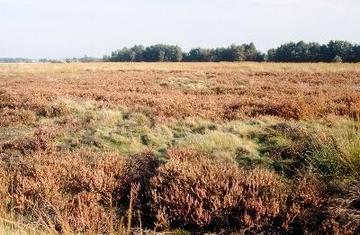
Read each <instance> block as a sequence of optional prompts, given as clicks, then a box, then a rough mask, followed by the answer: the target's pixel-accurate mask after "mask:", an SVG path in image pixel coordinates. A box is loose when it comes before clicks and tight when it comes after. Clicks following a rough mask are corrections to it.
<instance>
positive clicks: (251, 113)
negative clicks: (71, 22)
mask: <svg viewBox="0 0 360 235" xmlns="http://www.w3.org/2000/svg"><path fill="white" fill-rule="evenodd" d="M359 74H360V70H359V68H358V65H357V64H352V65H350V64H334V65H325V64H318V65H314V64H309V65H306V66H305V65H294V64H266V65H262V64H251V63H245V64H227V63H224V64H223V63H220V64H211V63H210V64H202V63H199V64H191V63H189V64H181V65H177V64H110V63H109V64H108V63H107V64H69V65H58V64H57V65H55V64H51V65H50V64H49V65H1V66H0V78H1V79H0V113H1V117H0V201H1V202H2V203H1V205H0V218H1V219H0V233H3V234H6V233H8V234H11V233H15V234H16V233H19V234H41V233H44V234H49V233H50V234H72V233H90V234H93V233H103V234H130V233H132V234H138V233H141V234H144V233H154V232H168V233H173V234H183V233H209V232H211V233H220V232H222V233H267V234H268V233H269V234H299V233H300V234H304V233H305V234H312V233H320V234H333V233H338V234H358V233H359V232H360V206H359V205H360V204H359V203H360V187H359V185H360V184H359V182H360V174H359V172H360V171H359V169H360V147H359V146H360V131H359V128H360V126H359V125H360V124H359V114H360V106H359V104H360V98H359V97H360V96H359V94H358V93H359V89H358V85H359V84H360V75H359Z"/></svg>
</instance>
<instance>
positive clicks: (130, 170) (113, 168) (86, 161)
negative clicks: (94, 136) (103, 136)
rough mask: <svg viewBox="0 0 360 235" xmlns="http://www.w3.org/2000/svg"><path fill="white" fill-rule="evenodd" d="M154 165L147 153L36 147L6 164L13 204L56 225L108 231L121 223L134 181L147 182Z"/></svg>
mask: <svg viewBox="0 0 360 235" xmlns="http://www.w3.org/2000/svg"><path fill="white" fill-rule="evenodd" d="M154 167H155V161H154V159H153V158H152V156H151V155H148V154H144V155H139V156H133V157H129V158H125V157H120V156H118V155H115V154H105V155H99V154H95V153H92V152H88V151H85V150H83V151H80V152H76V153H50V154H49V153H42V152H37V153H35V154H34V155H33V156H28V157H23V158H21V159H17V160H16V161H12V162H11V163H10V164H8V166H7V168H6V172H7V174H8V175H9V176H8V177H9V178H10V179H11V186H10V187H9V193H10V194H11V198H10V199H11V201H12V204H11V208H10V209H12V210H13V211H15V212H16V213H17V214H18V215H21V216H22V217H23V218H25V219H26V220H27V221H32V222H37V221H40V222H42V223H43V224H44V225H45V226H48V227H54V229H55V230H57V231H65V230H70V231H74V232H96V233H107V232H109V231H110V230H111V229H113V227H116V226H120V225H121V220H120V216H122V215H123V214H124V213H125V212H126V210H127V209H128V204H129V195H130V189H131V185H132V184H133V183H139V184H143V183H144V182H145V181H146V179H147V178H149V177H150V175H149V174H151V172H154V169H153V168H154ZM144 195H145V193H142V194H141V195H139V199H138V200H144V197H145V196H146V195H145V196H144ZM136 202H137V201H136ZM134 207H135V206H134ZM138 208H139V209H143V208H141V207H138ZM144 211H145V209H144Z"/></svg>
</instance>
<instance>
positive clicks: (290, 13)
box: [0, 0, 360, 58]
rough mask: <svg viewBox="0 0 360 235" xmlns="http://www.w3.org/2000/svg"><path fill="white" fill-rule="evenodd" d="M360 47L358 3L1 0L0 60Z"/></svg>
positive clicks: (358, 0) (323, 0) (318, 0)
mask: <svg viewBox="0 0 360 235" xmlns="http://www.w3.org/2000/svg"><path fill="white" fill-rule="evenodd" d="M301 39H303V40H305V41H319V42H327V41H328V40H330V39H343V40H349V41H351V42H356V43H358V42H360V0H243V1H241V0H237V1H236V0H178V1H175V0H152V1H150V0H148V1H146V0H131V1H130V0H128V1H122V0H118V1H116V0H102V1H100V0H61V1H60V0H59V1H51V0H0V57H31V58H42V57H49V58H63V57H73V56H76V57H79V56H83V55H85V54H87V55H91V56H102V55H104V54H108V53H110V52H111V51H112V50H114V49H117V48H121V47H123V46H132V45H134V44H144V45H149V44H155V43H168V44H177V45H179V46H181V47H183V48H184V49H186V50H188V49H189V48H192V47H198V46H201V47H217V46H227V45H230V44H231V43H243V42H251V41H253V42H254V43H255V44H256V45H257V46H258V48H259V49H261V50H262V51H266V50H267V49H269V48H271V47H275V46H277V45H279V44H280V43H283V42H287V41H298V40H301Z"/></svg>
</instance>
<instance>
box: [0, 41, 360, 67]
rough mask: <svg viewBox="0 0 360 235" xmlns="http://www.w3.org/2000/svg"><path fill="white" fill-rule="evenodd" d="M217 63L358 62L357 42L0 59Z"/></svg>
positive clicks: (7, 60) (156, 48) (148, 49)
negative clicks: (263, 49) (64, 57)
mask: <svg viewBox="0 0 360 235" xmlns="http://www.w3.org/2000/svg"><path fill="white" fill-rule="evenodd" d="M99 61H104V62H220V61H230V62H235V61H258V62H263V61H269V62H350V63H355V62H360V45H359V44H352V43H350V42H347V41H340V40H335V41H330V42H329V43H327V44H320V43H317V42H310V43H307V42H304V41H300V42H297V43H295V42H289V43H285V44H282V45H280V46H279V47H277V48H273V49H270V50H268V52H267V53H263V52H261V51H259V50H258V49H257V48H256V46H255V44H254V43H249V44H242V45H236V44H232V45H231V46H229V47H218V48H200V47H199V48H193V49H191V50H190V51H188V52H186V51H184V50H182V49H181V47H179V46H175V45H166V44H157V45H152V46H148V47H145V46H142V45H135V46H133V47H130V48H128V47H124V48H122V49H119V50H116V51H113V52H112V53H111V55H106V56H104V57H103V58H96V57H88V56H84V57H82V58H68V59H62V60H48V59H40V60H32V59H25V58H0V63H31V62H50V63H59V62H67V63H71V62H99Z"/></svg>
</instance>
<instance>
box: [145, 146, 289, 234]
mask: <svg viewBox="0 0 360 235" xmlns="http://www.w3.org/2000/svg"><path fill="white" fill-rule="evenodd" d="M168 157H169V160H168V162H167V163H166V164H165V165H163V166H161V167H160V168H159V169H158V172H157V175H156V176H155V177H154V178H153V179H152V181H151V189H152V196H153V210H154V211H155V213H156V214H157V226H158V228H164V227H166V226H171V227H189V228H210V227H213V228H221V227H227V228H230V227H241V228H250V227H258V228H261V227H262V226H265V225H266V224H267V223H269V222H270V221H271V220H272V219H274V218H275V217H276V216H277V215H278V214H279V211H280V206H281V202H282V200H283V193H284V185H283V183H282V182H281V180H280V179H279V178H278V177H277V176H276V175H275V174H273V173H271V172H270V171H267V170H263V169H255V170H252V171H249V172H247V171H243V170H240V169H238V168H237V167H236V166H235V165H232V164H228V163H224V162H217V161H214V160H209V157H208V156H206V155H199V154H196V153H193V152H190V151H176V150H173V151H170V152H169V154H168Z"/></svg>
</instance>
